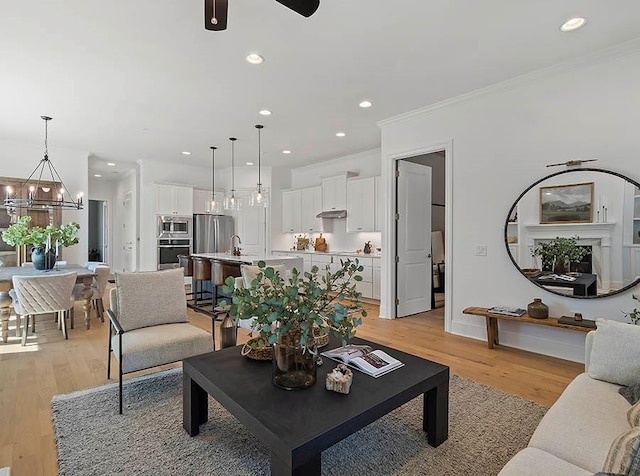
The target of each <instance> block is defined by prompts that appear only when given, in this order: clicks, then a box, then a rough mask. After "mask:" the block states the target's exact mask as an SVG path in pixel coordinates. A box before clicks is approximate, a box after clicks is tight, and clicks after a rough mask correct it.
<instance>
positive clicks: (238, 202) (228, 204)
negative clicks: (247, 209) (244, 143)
mask: <svg viewBox="0 0 640 476" xmlns="http://www.w3.org/2000/svg"><path fill="white" fill-rule="evenodd" d="M229 140H230V141H231V190H230V192H231V193H230V194H229V195H227V196H226V197H224V209H225V210H236V211H237V210H240V209H241V208H242V199H241V198H240V197H237V196H236V175H235V171H236V165H235V142H236V141H237V140H238V139H236V138H235V137H229Z"/></svg>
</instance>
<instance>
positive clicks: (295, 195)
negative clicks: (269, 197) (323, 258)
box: [282, 190, 302, 233]
mask: <svg viewBox="0 0 640 476" xmlns="http://www.w3.org/2000/svg"><path fill="white" fill-rule="evenodd" d="M300 197H301V195H300V190H285V191H284V192H282V233H299V232H301V231H302V203H301V200H300Z"/></svg>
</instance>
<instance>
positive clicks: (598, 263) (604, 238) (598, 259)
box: [524, 222, 616, 292]
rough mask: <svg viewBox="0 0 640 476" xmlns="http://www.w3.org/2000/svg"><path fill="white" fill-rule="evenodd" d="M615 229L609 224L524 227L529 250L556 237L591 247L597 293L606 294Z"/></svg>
mask: <svg viewBox="0 0 640 476" xmlns="http://www.w3.org/2000/svg"><path fill="white" fill-rule="evenodd" d="M615 227H616V223H615V222H613V223H612V222H609V223H552V224H544V225H542V224H538V223H535V224H530V225H524V228H525V230H526V234H527V237H526V241H527V245H528V246H529V248H530V249H532V248H533V247H534V246H536V245H537V244H539V243H540V242H543V241H550V240H553V239H554V238H556V237H560V238H571V237H574V236H577V237H578V244H579V245H587V246H591V256H592V257H593V260H592V266H593V267H594V271H593V272H594V273H595V274H597V275H598V289H599V292H601V291H604V292H608V291H609V289H610V287H611V242H612V237H613V233H614V229H615Z"/></svg>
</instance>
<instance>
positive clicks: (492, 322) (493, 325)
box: [462, 307, 593, 349]
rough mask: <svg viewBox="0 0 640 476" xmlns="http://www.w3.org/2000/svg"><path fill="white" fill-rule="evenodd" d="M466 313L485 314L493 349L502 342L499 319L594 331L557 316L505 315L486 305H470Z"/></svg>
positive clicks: (488, 338) (489, 340) (489, 339)
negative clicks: (543, 317) (568, 322)
mask: <svg viewBox="0 0 640 476" xmlns="http://www.w3.org/2000/svg"><path fill="white" fill-rule="evenodd" d="M462 312H463V313H464V314H473V315H474V316H483V317H484V318H485V320H486V324H487V344H488V345H489V348H490V349H493V347H494V346H495V345H498V344H499V343H500V342H499V340H498V319H503V320H505V321H515V322H525V323H527V324H535V325H537V326H547V327H559V328H561V329H569V330H572V331H580V332H589V331H592V330H593V328H591V327H584V326H578V325H573V324H561V323H560V322H558V319H557V318H555V317H547V318H546V319H535V318H533V317H529V315H528V314H523V315H522V316H520V317H514V316H504V315H502V314H492V313H490V312H489V309H487V308H486V307H468V308H466V309H465V310H464V311H462Z"/></svg>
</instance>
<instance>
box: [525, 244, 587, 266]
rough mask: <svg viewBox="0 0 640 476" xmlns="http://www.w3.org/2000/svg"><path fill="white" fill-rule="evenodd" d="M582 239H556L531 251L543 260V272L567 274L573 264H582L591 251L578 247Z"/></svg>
mask: <svg viewBox="0 0 640 476" xmlns="http://www.w3.org/2000/svg"><path fill="white" fill-rule="evenodd" d="M579 239H580V237H578V236H572V237H570V238H562V237H556V238H554V239H553V240H551V241H549V242H545V243H540V244H538V245H537V246H535V247H534V248H533V249H532V250H531V255H532V256H534V257H535V256H539V257H540V259H541V260H542V270H544V271H554V272H557V273H565V272H567V271H569V270H570V265H571V263H572V262H580V261H581V260H582V258H584V257H585V256H586V255H587V254H588V253H589V251H588V250H587V248H584V247H582V246H580V245H578V240H579Z"/></svg>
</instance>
